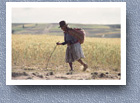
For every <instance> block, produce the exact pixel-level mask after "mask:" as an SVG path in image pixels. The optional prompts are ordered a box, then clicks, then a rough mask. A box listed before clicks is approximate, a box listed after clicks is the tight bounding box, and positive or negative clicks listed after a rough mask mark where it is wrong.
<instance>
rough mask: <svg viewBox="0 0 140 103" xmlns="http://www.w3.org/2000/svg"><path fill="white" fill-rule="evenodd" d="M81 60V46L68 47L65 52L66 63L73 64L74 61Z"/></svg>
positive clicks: (77, 44)
mask: <svg viewBox="0 0 140 103" xmlns="http://www.w3.org/2000/svg"><path fill="white" fill-rule="evenodd" d="M81 58H85V56H84V53H83V51H82V48H81V44H80V43H79V42H78V43H75V44H72V45H69V46H68V47H67V50H66V58H65V60H66V63H71V62H74V61H75V60H79V59H81Z"/></svg>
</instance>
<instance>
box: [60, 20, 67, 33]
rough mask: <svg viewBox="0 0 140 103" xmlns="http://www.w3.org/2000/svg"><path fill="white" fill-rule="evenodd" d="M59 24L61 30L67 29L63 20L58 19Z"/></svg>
mask: <svg viewBox="0 0 140 103" xmlns="http://www.w3.org/2000/svg"><path fill="white" fill-rule="evenodd" d="M59 25H60V28H61V29H62V30H63V31H67V24H66V22H65V21H60V22H59Z"/></svg>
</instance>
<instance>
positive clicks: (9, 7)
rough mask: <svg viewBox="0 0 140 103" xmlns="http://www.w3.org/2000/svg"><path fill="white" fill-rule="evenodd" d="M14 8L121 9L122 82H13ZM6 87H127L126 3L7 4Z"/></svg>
mask: <svg viewBox="0 0 140 103" xmlns="http://www.w3.org/2000/svg"><path fill="white" fill-rule="evenodd" d="M13 7H19V8H21V7H30V8H32V7H33V8H37V7H39V8H41V7H42V8H44V7H53V8H58V7H61V8H62V7H64V8H65V7H66V8H69V7H70V8H71V7H73V8H74V7H76V8H77V7H79V8H81V7H82V8H83V7H87V8H89V7H90V8H92V7H93V8H96V7H100V8H109V7H119V8H121V34H122V35H121V80H12V76H11V73H12V68H11V66H12V64H11V56H12V55H11V53H12V51H11V44H12V40H11V23H12V22H11V20H12V18H11V17H12V14H11V12H12V8H13ZM6 85H126V2H6Z"/></svg>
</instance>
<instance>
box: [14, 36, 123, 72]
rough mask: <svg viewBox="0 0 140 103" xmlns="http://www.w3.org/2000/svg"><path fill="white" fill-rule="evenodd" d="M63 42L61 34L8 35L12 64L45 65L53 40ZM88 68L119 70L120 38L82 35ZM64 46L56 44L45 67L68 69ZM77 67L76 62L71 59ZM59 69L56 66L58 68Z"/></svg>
mask: <svg viewBox="0 0 140 103" xmlns="http://www.w3.org/2000/svg"><path fill="white" fill-rule="evenodd" d="M58 41H60V42H63V41H64V38H63V36H50V35H12V66H13V67H15V66H21V67H24V68H25V67H34V68H45V67H46V64H47V60H48V58H49V56H50V54H51V53H52V51H53V49H54V47H55V46H56V42H58ZM82 49H83V51H84V54H85V56H86V58H85V59H84V61H85V62H87V64H88V65H89V68H91V69H93V71H94V70H97V69H99V68H102V69H106V70H110V71H111V70H116V71H120V62H121V61H120V60H121V58H120V57H121V56H120V53H121V51H120V39H115V38H111V39H107V38H106V39H103V38H88V37H87V38H86V40H85V43H84V44H82ZM65 50H66V46H57V48H56V50H55V52H54V54H53V55H52V58H51V59H50V62H49V66H48V68H52V69H54V70H58V69H59V68H61V69H62V70H63V69H69V67H68V65H67V64H66V63H65ZM74 66H75V68H76V69H77V70H78V68H79V66H80V65H79V63H77V62H75V63H74ZM61 69H60V70H61Z"/></svg>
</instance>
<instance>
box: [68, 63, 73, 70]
mask: <svg viewBox="0 0 140 103" xmlns="http://www.w3.org/2000/svg"><path fill="white" fill-rule="evenodd" d="M69 66H70V71H73V66H72V62H71V63H69Z"/></svg>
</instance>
